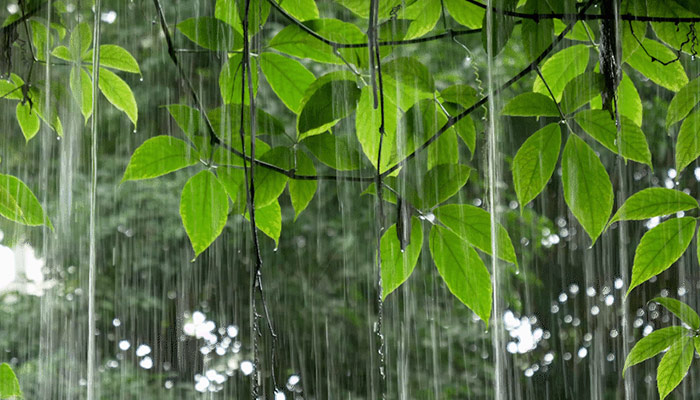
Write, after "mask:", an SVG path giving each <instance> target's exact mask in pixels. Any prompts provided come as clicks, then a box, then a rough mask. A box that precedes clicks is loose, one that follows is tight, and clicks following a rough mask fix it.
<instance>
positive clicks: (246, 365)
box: [241, 360, 255, 376]
mask: <svg viewBox="0 0 700 400" xmlns="http://www.w3.org/2000/svg"><path fill="white" fill-rule="evenodd" d="M253 369H255V366H254V365H253V363H252V362H250V361H248V360H246V361H243V362H242V363H241V372H243V375H245V376H248V375H250V374H252V373H253Z"/></svg>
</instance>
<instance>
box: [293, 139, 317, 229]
mask: <svg viewBox="0 0 700 400" xmlns="http://www.w3.org/2000/svg"><path fill="white" fill-rule="evenodd" d="M295 155H296V165H295V169H296V173H297V174H298V175H316V167H314V163H313V161H311V159H310V158H309V156H307V155H306V154H305V153H304V152H303V151H301V150H297V151H296V152H295ZM317 187H318V182H317V181H315V180H300V179H290V180H289V197H290V198H291V199H292V207H294V219H295V220H296V218H297V217H298V216H299V214H301V212H302V211H304V209H305V208H306V207H307V206H308V205H309V203H310V202H311V200H312V199H313V198H314V195H315V194H316V189H317Z"/></svg>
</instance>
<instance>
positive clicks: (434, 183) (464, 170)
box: [409, 164, 471, 209]
mask: <svg viewBox="0 0 700 400" xmlns="http://www.w3.org/2000/svg"><path fill="white" fill-rule="evenodd" d="M470 172H471V169H470V168H469V167H467V166H466V165H461V164H440V165H436V166H435V167H433V168H431V169H430V170H429V171H428V172H427V173H426V174H425V175H424V176H423V178H422V180H421V182H420V183H421V185H420V186H421V187H420V189H419V188H416V190H418V197H417V198H414V196H409V198H410V200H411V203H412V204H413V205H414V206H416V207H418V208H420V209H430V208H432V207H435V206H436V205H438V204H440V203H442V202H444V201H446V200H447V199H449V198H450V197H452V196H453V195H454V194H455V193H457V192H458V191H459V189H461V188H462V186H464V185H465V184H466V183H467V179H469V173H470Z"/></svg>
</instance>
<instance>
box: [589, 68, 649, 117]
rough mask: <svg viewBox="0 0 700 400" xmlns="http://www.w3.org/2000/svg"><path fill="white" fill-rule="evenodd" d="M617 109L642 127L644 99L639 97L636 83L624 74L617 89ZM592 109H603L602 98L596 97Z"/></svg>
mask: <svg viewBox="0 0 700 400" xmlns="http://www.w3.org/2000/svg"><path fill="white" fill-rule="evenodd" d="M617 107H618V108H619V109H620V115H622V116H625V117H627V118H629V119H630V120H631V121H632V122H634V123H635V125H637V126H639V127H641V126H642V116H643V111H644V110H643V107H642V99H641V97H639V92H637V88H636V87H635V86H634V82H632V80H631V79H630V78H629V77H628V76H627V74H626V73H625V72H624V71H623V72H622V80H621V81H620V85H619V86H618V87H617ZM591 108H592V109H594V110H600V109H601V108H603V106H602V100H601V99H600V96H596V98H594V99H593V100H591Z"/></svg>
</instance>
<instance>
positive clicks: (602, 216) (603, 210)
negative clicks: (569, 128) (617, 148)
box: [561, 134, 613, 246]
mask: <svg viewBox="0 0 700 400" xmlns="http://www.w3.org/2000/svg"><path fill="white" fill-rule="evenodd" d="M561 165H562V182H563V185H564V200H566V204H567V205H568V206H569V209H571V212H572V213H573V214H574V216H575V217H576V219H577V220H578V222H579V223H580V224H581V226H583V229H584V230H585V231H586V233H588V236H590V237H591V241H592V243H591V246H592V245H593V244H595V241H596V239H598V236H600V234H601V233H602V232H603V229H604V228H605V224H606V223H607V222H608V218H609V217H610V212H611V211H612V208H613V189H612V183H610V177H609V176H608V173H607V172H606V171H605V167H604V166H603V164H602V163H601V162H600V159H598V156H597V155H596V154H595V153H594V152H593V150H592V149H591V148H590V147H589V146H588V145H587V144H586V142H584V141H583V140H582V139H580V138H579V137H578V136H576V135H574V134H571V135H570V136H569V140H567V142H566V146H564V153H563V155H562V161H561Z"/></svg>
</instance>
